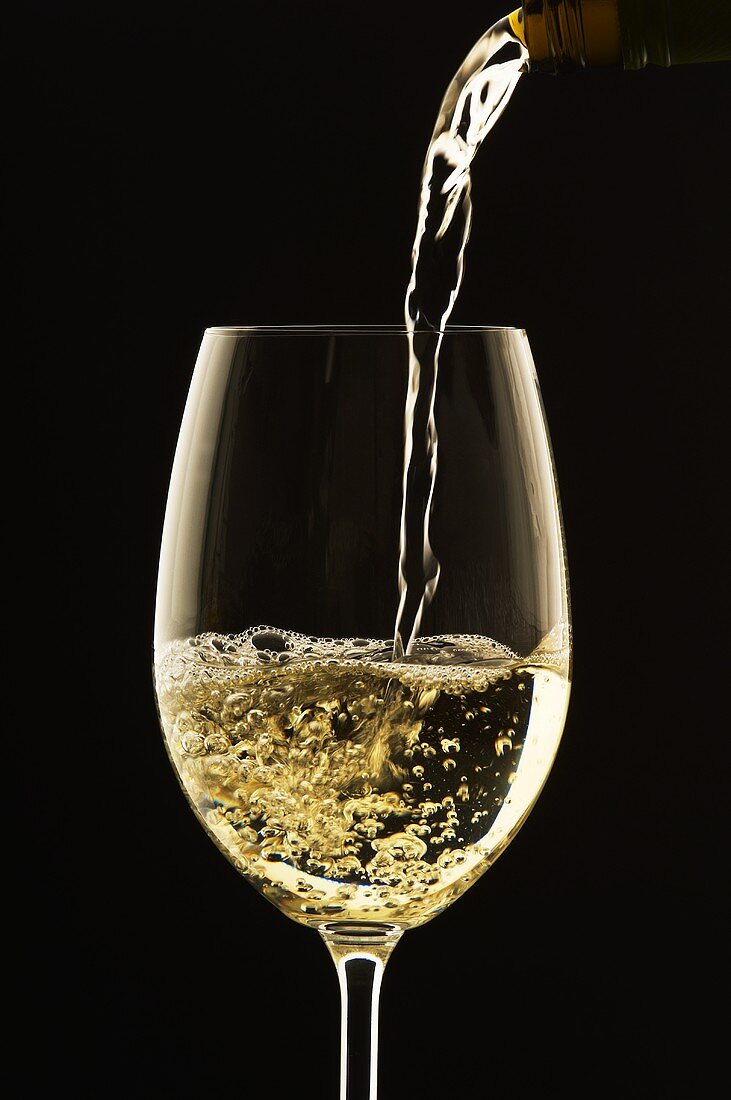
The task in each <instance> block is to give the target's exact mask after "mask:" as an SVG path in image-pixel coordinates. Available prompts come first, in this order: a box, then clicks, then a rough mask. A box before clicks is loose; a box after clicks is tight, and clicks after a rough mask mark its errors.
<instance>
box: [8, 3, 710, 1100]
mask: <svg viewBox="0 0 731 1100" xmlns="http://www.w3.org/2000/svg"><path fill="white" fill-rule="evenodd" d="M502 14H504V7H503V6H502V5H500V4H497V3H492V2H483V3H479V4H478V3H474V2H463V3H461V4H459V5H454V4H452V5H445V6H444V8H443V10H441V11H440V10H439V9H438V8H437V7H435V8H434V9H433V10H432V9H431V8H430V7H429V6H425V5H422V4H420V3H411V2H401V3H399V4H393V3H390V4H384V3H371V4H369V5H367V6H354V5H351V4H326V3H311V4H308V5H302V4H299V3H286V4H264V3H240V4H223V3H216V2H209V3H205V4H204V3H200V2H195V3H184V2H181V3H179V4H177V5H175V6H162V5H160V4H156V3H148V4H134V3H128V4H125V5H122V4H117V5H108V4H96V5H91V4H83V3H76V4H74V3H69V4H55V3H51V2H47V3H41V2H36V0H30V2H27V3H25V4H24V6H23V19H22V25H21V21H20V20H19V21H18V25H17V26H16V27H11V28H10V33H9V34H7V35H6V40H5V45H4V47H3V49H4V53H5V61H4V66H3V69H4V72H5V74H6V77H7V75H8V73H9V74H10V81H9V91H8V94H7V95H6V96H5V97H4V108H3V112H4V118H5V122H4V133H5V148H6V153H7V154H8V155H7V160H6V168H7V172H6V182H7V183H8V184H9V191H8V192H6V199H5V201H4V204H3V205H4V209H5V214H6V222H7V225H6V228H7V231H8V239H9V241H10V249H11V251H10V252H9V253H8V255H9V256H10V260H9V262H7V263H6V265H5V266H6V269H7V271H8V273H9V274H10V277H11V278H10V281H11V284H12V286H11V297H10V298H8V299H7V300H9V301H15V300H16V299H17V304H18V311H17V314H15V315H13V316H11V324H10V325H9V326H8V335H9V336H16V337H18V336H19V337H20V341H19V352H18V354H17V357H16V356H13V358H12V362H11V367H12V369H11V370H10V371H9V376H10V375H12V376H13V377H14V378H16V379H20V381H21V383H22V384H23V389H24V394H23V397H22V398H21V399H20V400H17V401H16V400H12V401H11V402H10V403H9V405H8V413H7V414H6V415H7V418H8V421H9V423H10V426H11V427H17V428H18V429H19V435H18V436H17V437H16V438H15V441H14V442H13V445H12V448H11V459H10V461H9V464H8V467H7V469H8V471H9V472H10V473H11V474H12V477H11V479H10V480H11V482H12V484H13V485H14V486H15V489H9V490H8V501H9V504H8V512H9V515H10V518H11V520H12V521H13V522H14V523H16V522H17V527H18V530H19V532H20V538H19V540H18V543H19V545H18V549H19V550H20V555H19V556H20V558H21V561H20V562H19V564H18V569H17V572H16V573H15V574H14V576H13V579H12V583H11V585H10V588H11V590H12V591H11V593H10V595H11V597H13V600H12V601H11V604H10V606H11V607H12V606H14V607H15V610H13V611H12V613H11V618H12V620H13V621H12V622H9V623H7V624H6V625H7V627H8V628H9V633H10V634H11V635H12V636H17V633H16V632H17V631H20V634H21V636H22V638H23V639H24V641H23V642H22V645H21V650H20V652H21V656H22V661H21V666H22V667H21V669H20V670H19V678H20V680H19V682H20V683H22V685H23V687H22V690H15V689H11V688H8V689H7V690H8V691H9V692H10V693H11V694H14V695H15V696H16V697H17V698H16V699H15V701H14V705H15V704H17V713H16V712H15V711H13V713H12V715H11V716H10V717H9V721H8V724H7V728H6V735H7V738H8V740H7V745H8V748H7V755H6V762H7V766H8V780H7V782H8V784H9V786H11V787H15V786H16V779H17V777H18V776H20V777H21V785H20V786H21V801H20V807H19V816H18V819H17V821H16V826H15V828H14V829H11V831H10V832H9V834H8V841H9V847H10V849H11V851H12V852H13V853H15V854H16V855H17V854H19V855H20V861H21V864H23V865H24V870H25V871H26V874H25V875H24V877H23V882H22V888H21V889H19V890H18V891H13V893H12V901H11V903H9V907H11V908H12V910H13V912H14V913H15V914H16V915H17V916H18V917H19V922H18V923H19V931H18V936H17V937H16V936H15V935H13V937H12V940H11V941H10V953H11V962H13V963H17V969H18V974H19V977H20V979H21V982H20V984H21V986H22V989H23V993H24V995H23V996H22V997H20V998H19V999H17V1000H16V999H14V1000H13V1002H12V1004H13V1005H14V1006H16V1005H17V1006H18V1007H17V1009H15V1010H14V1011H15V1015H16V1017H17V1019H18V1021H19V1023H20V1032H21V1035H22V1036H23V1037H25V1038H32V1042H33V1047H32V1053H22V1052H23V1051H24V1049H25V1048H24V1047H22V1046H21V1047H19V1048H18V1049H20V1051H21V1058H20V1060H19V1061H20V1066H19V1068H20V1070H21V1073H22V1075H23V1078H22V1079H23V1083H24V1087H25V1089H26V1094H27V1095H39V1094H40V1092H41V1091H42V1090H43V1089H44V1088H45V1086H46V1085H47V1084H48V1083H50V1082H54V1083H55V1085H57V1086H59V1085H60V1086H66V1087H69V1086H70V1087H73V1088H74V1089H75V1090H76V1091H77V1093H78V1094H79V1095H93V1096H105V1097H106V1096H108V1097H124V1098H127V1097H130V1098H131V1097H147V1096H151V1097H152V1096H155V1097H175V1098H178V1097H179V1098H187V1097H194V1096H195V1097H198V1096H200V1095H205V1094H208V1093H213V1092H215V1093H216V1094H224V1093H225V1094H230V1095H242V1096H246V1095H249V1094H250V1093H251V1092H253V1091H254V1082H253V1081H252V1077H251V1074H252V1072H255V1073H256V1074H259V1073H261V1075H262V1085H261V1089H260V1091H261V1094H263V1095H267V1096H284V1095H291V1094H294V1093H295V1091H301V1092H303V1093H304V1094H305V1095H313V1096H316V1095H317V1096H319V1095H322V1096H323V1097H327V1096H334V1095H336V1092H337V1077H338V1061H337V1059H338V1013H339V1006H338V990H337V982H336V976H335V971H334V968H333V966H332V964H331V962H330V961H329V959H328V957H327V954H326V951H325V949H324V947H323V946H322V944H321V943H320V942H319V939H318V937H317V936H316V935H315V934H314V933H311V932H309V931H307V930H305V929H303V928H301V927H299V926H297V925H295V924H294V923H291V922H290V921H288V920H287V919H286V918H284V917H283V916H281V915H280V914H279V913H278V912H277V911H276V910H275V909H273V908H272V907H271V906H269V905H268V903H267V902H265V901H264V900H262V899H261V898H260V897H259V896H258V895H257V894H255V892H254V891H253V890H252V889H251V888H250V887H249V886H247V885H246V884H245V883H244V882H243V881H241V879H240V878H239V877H238V876H237V874H236V873H235V871H234V870H233V869H232V868H231V867H230V866H229V864H228V863H227V862H226V861H225V860H224V858H223V857H222V856H221V855H219V854H218V852H217V851H216V850H215V848H214V847H213V845H212V844H211V842H210V841H209V840H208V838H207V837H206V836H205V835H204V833H203V831H202V830H201V829H200V827H199V825H198V824H197V822H196V821H195V820H194V818H193V815H192V814H191V812H190V810H189V809H188V807H187V806H186V805H185V803H184V801H183V798H182V795H181V794H180V792H179V790H178V787H177V784H176V781H175V779H174V777H173V774H172V772H171V770H170V767H169V764H168V762H167V759H166V758H165V755H164V752H163V748H162V739H161V737H160V733H159V730H158V726H157V722H156V716H155V709H154V702H153V696H152V685H151V677H150V661H151V650H150V646H151V628H152V608H153V601H154V586H155V575H156V566H157V552H158V546H159V538H160V532H161V525H162V518H163V511H164V506H165V496H166V490H167V480H168V476H169V470H170V464H171V461H172V455H173V449H174V446H175V439H176V434H177V429H178V424H179V419H180V415H181V412H182V407H183V403H184V400H185V395H186V390H187V386H188V382H189V378H190V373H191V370H192V366H193V362H194V359H195V355H196V352H197V348H198V344H199V341H200V338H201V334H202V330H203V328H204V327H205V326H206V325H212V324H226V323H239V324H249V323H270V324H286V323H314V322H320V323H330V322H332V323H349V322H358V323H398V322H399V321H400V320H401V315H402V302H403V293H404V288H405V285H406V282H407V279H408V274H409V254H410V248H411V243H412V240H413V233H414V228H415V214H416V199H417V190H418V179H419V172H420V168H421V163H422V160H423V156H424V152H425V149H426V144H427V141H428V138H429V135H430V132H431V128H432V125H433V123H434V119H435V116H436V112H437V109H438V107H439V102H440V99H441V95H442V93H443V91H444V89H445V87H446V85H447V83H448V81H449V79H450V78H451V76H452V74H453V72H454V71H455V70H456V68H457V67H458V65H459V64H460V62H461V60H462V58H463V57H464V56H465V54H466V53H467V51H468V49H469V48H470V47H471V45H472V44H473V42H474V41H475V40H476V39H477V38H478V37H479V36H480V35H481V34H482V33H483V31H484V30H485V29H486V28H487V26H489V25H490V23H491V22H492V21H493V20H494V19H495V18H497V17H498V16H500V15H502ZM729 71H730V70H729V65H728V64H727V63H724V64H716V65H696V66H690V67H686V68H683V69H680V68H677V69H672V70H669V71H665V70H660V69H652V70H650V69H648V70H645V71H643V72H640V73H624V72H621V71H620V70H607V71H601V72H592V73H583V74H574V75H571V76H565V77H561V78H557V79H554V78H549V77H542V76H538V75H533V76H531V77H529V78H525V79H524V80H522V81H521V83H520V86H519V87H518V90H517V92H516V94H515V97H514V99H513V102H512V104H511V105H510V107H509V109H508V112H507V114H506V116H505V118H504V119H503V120H502V121H501V123H500V124H499V125H498V127H497V129H496V130H495V131H494V135H493V137H492V138H491V139H490V141H489V143H488V145H489V148H488V147H485V148H484V149H483V150H482V151H481V153H480V154H479V156H478V158H477V161H476V162H475V168H474V172H473V179H474V191H473V196H474V200H475V221H474V228H473V233H472V238H471V242H470V246H469V249H468V255H467V266H466V273H465V280H464V284H463V291H462V293H461V295H460V298H459V301H458V303H457V307H456V310H455V313H454V316H453V320H454V321H455V322H457V323H475V324H483V323H484V324H510V325H520V326H523V327H525V328H526V330H527V332H528V335H529V338H530V341H531V345H532V348H533V353H534V357H535V359H536V363H537V367H538V372H539V377H540V380H541V385H542V389H543V395H544V400H545V404H546V408H547V414H548V419H549V425H550V429H551V433H552V438H553V445H554V450H555V455H556V464H557V469H558V476H559V483H560V487H561V491H562V503H563V509H564V518H565V524H566V535H567V543H568V551H569V564H570V569H571V583H572V597H573V617H574V631H575V670H574V671H575V687H574V691H573V696H572V702H571V709H570V714H569V719H568V723H567V726H566V731H565V735H564V740H563V744H562V747H561V750H560V754H559V757H558V759H557V762H556V765H555V767H554V770H553V772H552V775H551V777H550V779H549V782H548V784H547V786H546V788H545V790H544V793H543V794H542V796H541V799H540V800H539V803H538V805H537V806H536V808H535V810H534V812H533V814H532V815H531V817H530V819H529V821H528V822H527V824H526V825H525V827H524V829H523V830H522V831H521V833H520V835H519V836H518V838H517V839H516V840H515V841H514V842H513V844H512V846H511V848H510V850H509V852H508V853H507V855H506V856H505V857H503V858H502V859H501V860H500V861H498V863H497V864H496V865H495V867H494V868H492V869H491V870H490V872H489V873H488V874H487V875H486V877H485V878H483V879H482V880H481V881H480V883H479V884H477V885H476V886H475V887H474V888H473V889H472V890H471V891H470V892H469V893H468V894H467V895H465V897H464V898H463V899H462V900H461V901H460V902H459V903H458V904H457V905H455V906H454V907H453V908H452V909H450V910H449V911H447V912H446V913H444V914H443V915H442V916H440V917H439V918H438V919H437V920H435V921H434V922H432V923H431V924H429V925H427V926H425V927H423V928H421V929H418V930H416V931H414V932H412V933H409V934H407V935H406V936H405V937H404V939H403V941H402V943H401V944H400V945H399V946H398V948H397V950H396V953H395V954H394V956H393V958H392V960H391V962H390V963H389V966H388V969H387V971H386V976H385V980H384V988H383V998H382V1013H381V1081H382V1085H381V1093H382V1096H383V1098H384V1100H388V1098H390V1097H396V1096H399V1097H403V1096H412V1095H413V1096H417V1095H418V1096H424V1097H427V1096H428V1097H435V1096H442V1095H470V1096H472V1095H488V1094H489V1093H491V1092H495V1090H498V1089H499V1090H501V1091H504V1090H506V1089H508V1088H509V1089H510V1090H511V1092H512V1093H513V1094H517V1095H518V1096H520V1095H525V1094H526V1091H527V1090H529V1089H530V1090H531V1091H532V1090H533V1089H536V1090H537V1089H539V1088H541V1089H543V1088H556V1089H559V1088H561V1089H563V1088H565V1087H579V1088H581V1089H582V1091H583V1093H584V1094H585V1095H595V1094H597V1093H599V1094H602V1093H603V1092H604V1091H608V1090H610V1089H614V1088H616V1089H621V1090H622V1092H626V1091H627V1090H628V1089H629V1091H630V1092H632V1093H633V1094H634V1095H650V1094H655V1093H656V1092H660V1091H661V1090H665V1089H666V1088H669V1089H672V1086H673V1085H677V1084H678V1082H679V1081H681V1080H685V1079H686V1076H687V1079H688V1080H689V1081H694V1086H693V1088H694V1089H697V1090H698V1092H701V1091H703V1088H702V1083H703V1082H704V1081H705V1080H706V1079H708V1080H710V1079H711V1076H710V1075H711V1074H712V1072H713V1067H714V1062H715V1059H716V1057H717V1049H716V1048H717V1046H718V1041H719V1038H720V1034H721V1033H720V1029H719V1021H718V1017H717V1015H716V1014H717V1011H718V1010H717V1009H716V1008H715V1005H714V994H715V990H716V987H717V985H718V984H719V983H721V982H722V969H721V968H722V965H723V958H724V946H725V945H724V937H725V931H726V923H725V913H724V911H723V906H724V902H723V893H724V891H723V886H724V883H725V880H726V877H727V866H728V865H727V859H726V849H725V845H724V842H723V832H722V830H723V829H724V826H725V822H726V817H727V797H726V795H725V791H726V789H727V787H726V782H725V778H724V771H725V769H726V768H727V755H726V752H725V749H726V741H727V738H728V722H727V718H726V713H725V699H726V696H727V693H728V665H727V662H726V660H725V657H724V643H725V640H726V613H725V611H724V610H723V606H722V605H723V601H724V598H725V593H726V570H727V562H728V550H727V543H726V541H725V534H724V532H725V521H726V518H727V513H728V499H727V475H726V470H727V457H726V448H727V436H728V428H727V406H726V404H725V400H724V378H725V375H726V373H727V370H728V366H729V355H728V338H727V334H726V329H727V323H728V300H729V299H728V293H729V286H728V274H727V263H728V255H729V244H730V243H731V241H730V239H729V238H730V234H729V218H728V188H729V170H728V166H727V159H726V150H725V148H724V143H725V142H726V141H727V136H728V135H727V130H728V118H729V87H730V81H729ZM16 417H17V421H16ZM18 485H19V486H20V491H19V493H18V498H17V500H16V498H15V492H17V487H18ZM12 644H13V646H14V644H15V643H12ZM26 647H27V648H26ZM726 774H727V771H726ZM13 777H15V778H13ZM686 1094H687V1095H690V1094H692V1092H691V1093H686Z"/></svg>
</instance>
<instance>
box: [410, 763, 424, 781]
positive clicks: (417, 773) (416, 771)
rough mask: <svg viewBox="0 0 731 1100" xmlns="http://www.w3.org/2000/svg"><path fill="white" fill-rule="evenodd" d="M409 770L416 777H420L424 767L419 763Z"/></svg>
mask: <svg viewBox="0 0 731 1100" xmlns="http://www.w3.org/2000/svg"><path fill="white" fill-rule="evenodd" d="M411 772H412V775H414V776H415V777H416V778H417V779H421V778H422V777H423V775H424V769H423V767H422V766H421V764H417V765H416V766H415V767H413V768H412V769H411Z"/></svg>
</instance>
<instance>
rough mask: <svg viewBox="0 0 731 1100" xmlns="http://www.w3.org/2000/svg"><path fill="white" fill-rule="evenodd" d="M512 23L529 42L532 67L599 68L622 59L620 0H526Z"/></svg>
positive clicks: (556, 69) (547, 69)
mask: <svg viewBox="0 0 731 1100" xmlns="http://www.w3.org/2000/svg"><path fill="white" fill-rule="evenodd" d="M511 26H512V27H513V30H514V33H516V34H517V35H518V37H520V38H521V39H522V41H523V42H524V43H525V45H526V48H527V50H528V54H529V61H528V67H529V69H530V70H531V71H537V72H549V73H557V72H559V71H560V70H562V69H566V68H578V69H584V68H587V67H591V68H595V67H599V66H606V65H616V64H618V63H619V62H620V61H621V59H622V39H621V32H620V24H619V4H618V2H617V0H584V2H583V3H577V2H576V0H566V2H565V3H555V2H552V0H530V2H528V0H523V5H522V7H521V9H520V14H519V15H518V13H514V16H513V17H511Z"/></svg>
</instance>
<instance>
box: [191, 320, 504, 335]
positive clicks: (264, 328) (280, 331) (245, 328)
mask: <svg viewBox="0 0 731 1100" xmlns="http://www.w3.org/2000/svg"><path fill="white" fill-rule="evenodd" d="M413 331H414V332H415V333H419V334H421V333H424V334H427V333H432V334H434V333H439V334H440V335H442V336H449V335H463V334H468V333H484V332H518V333H524V332H525V329H524V328H522V327H521V326H519V325H446V326H445V327H444V328H442V329H435V328H428V327H426V326H424V325H419V326H417V327H416V328H415V329H414V330H413ZM409 332H410V330H409V329H408V328H407V326H406V325H405V324H404V323H401V324H391V325H388V324H386V325H377V324H366V325H356V324H335V325H210V326H207V327H206V329H205V334H206V335H211V336H299V335H302V336H408V335H409Z"/></svg>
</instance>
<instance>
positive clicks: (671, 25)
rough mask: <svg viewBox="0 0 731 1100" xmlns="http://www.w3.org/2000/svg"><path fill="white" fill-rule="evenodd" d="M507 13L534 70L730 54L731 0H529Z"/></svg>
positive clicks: (637, 64)
mask: <svg viewBox="0 0 731 1100" xmlns="http://www.w3.org/2000/svg"><path fill="white" fill-rule="evenodd" d="M508 18H509V21H510V25H511V27H512V29H513V32H514V33H515V34H516V35H517V37H518V38H520V40H521V41H522V42H523V44H524V45H525V46H526V48H527V50H528V52H529V54H530V63H529V67H530V69H531V71H538V72H550V73H557V72H562V71H565V70H567V69H572V68H573V69H575V68H580V69H583V68H587V67H591V68H593V67H595V66H600V65H617V64H619V65H622V66H623V67H624V68H625V69H644V68H645V67H646V66H647V65H663V66H669V65H680V64H687V63H690V62H701V61H727V60H731V0H523V2H522V6H521V7H520V8H518V9H517V10H516V11H514V12H513V13H512V14H511V15H510V16H509V17H508Z"/></svg>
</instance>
